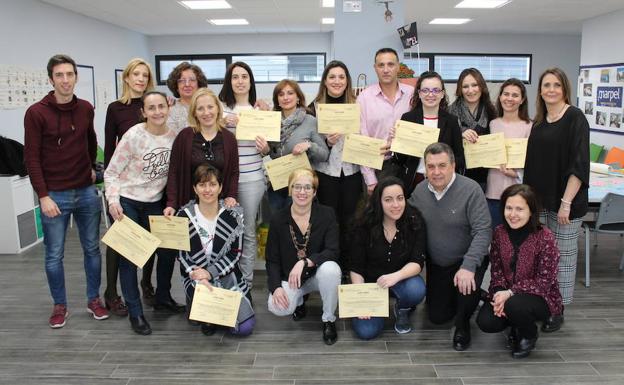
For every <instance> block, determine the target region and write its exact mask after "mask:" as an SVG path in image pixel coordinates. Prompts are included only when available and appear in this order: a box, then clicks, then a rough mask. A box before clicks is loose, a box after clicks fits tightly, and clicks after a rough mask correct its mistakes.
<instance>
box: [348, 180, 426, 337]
mask: <svg viewBox="0 0 624 385" xmlns="http://www.w3.org/2000/svg"><path fill="white" fill-rule="evenodd" d="M426 239H427V238H426V232H425V222H424V220H423V218H422V215H421V214H420V211H418V209H416V208H413V207H411V206H409V205H407V204H406V198H405V188H404V187H403V182H402V181H401V180H400V179H398V178H395V177H390V178H386V179H382V180H381V181H379V183H378V184H377V186H376V187H375V190H374V191H373V194H372V195H371V197H370V199H369V201H368V204H367V206H366V209H365V210H364V213H363V215H362V217H361V219H360V220H359V223H358V225H357V226H356V228H355V233H354V237H353V243H352V244H351V252H350V270H351V282H352V283H364V282H376V283H377V284H378V285H379V286H381V287H383V288H389V289H390V295H391V296H392V297H394V298H396V302H395V304H394V314H395V317H396V321H395V324H394V330H396V332H397V333H399V334H403V333H409V332H410V331H411V330H412V327H411V325H410V320H409V316H410V313H411V312H412V311H413V309H414V308H415V307H416V305H418V304H419V303H420V302H422V300H423V298H425V282H424V280H423V279H422V277H421V276H420V275H419V274H420V272H421V270H422V266H423V263H424V262H425V250H426ZM383 326H384V319H383V318H381V317H359V318H354V319H353V322H352V328H353V330H354V331H355V334H356V335H357V336H358V337H359V338H361V339H364V340H369V339H372V338H375V337H377V336H378V335H379V334H381V332H382V331H383Z"/></svg>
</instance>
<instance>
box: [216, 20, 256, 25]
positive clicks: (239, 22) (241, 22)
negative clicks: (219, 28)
mask: <svg viewBox="0 0 624 385" xmlns="http://www.w3.org/2000/svg"><path fill="white" fill-rule="evenodd" d="M208 22H209V23H210V24H213V25H247V24H249V22H248V21H247V19H208Z"/></svg>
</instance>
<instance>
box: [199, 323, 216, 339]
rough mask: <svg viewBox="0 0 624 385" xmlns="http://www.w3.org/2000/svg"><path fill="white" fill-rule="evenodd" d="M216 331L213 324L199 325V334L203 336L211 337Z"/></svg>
mask: <svg viewBox="0 0 624 385" xmlns="http://www.w3.org/2000/svg"><path fill="white" fill-rule="evenodd" d="M216 331H217V327H216V326H215V325H213V324H209V323H202V324H201V332H202V333H203V334H204V335H205V336H211V335H213V334H215V332H216Z"/></svg>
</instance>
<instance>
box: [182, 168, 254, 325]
mask: <svg viewBox="0 0 624 385" xmlns="http://www.w3.org/2000/svg"><path fill="white" fill-rule="evenodd" d="M222 187H223V181H222V179H221V173H220V172H219V170H218V169H216V168H214V167H213V166H211V165H209V164H202V165H200V166H198V167H197V169H196V170H195V173H194V174H193V190H194V191H195V196H196V200H192V201H190V202H189V203H188V204H187V205H185V206H184V207H182V209H180V211H179V212H178V216H181V217H187V218H188V219H189V237H190V239H191V250H190V251H189V252H187V251H180V264H181V273H182V279H183V282H184V289H185V291H186V297H187V303H189V304H191V303H193V295H194V294H195V287H196V286H197V284H198V283H199V284H203V285H206V286H208V287H211V286H216V287H221V288H223V289H227V290H232V291H238V292H240V293H241V294H242V296H241V304H240V308H239V310H238V317H237V321H236V326H235V327H233V328H231V329H230V330H229V331H230V333H232V334H236V335H240V336H247V335H249V334H251V333H252V331H253V327H254V325H255V323H256V319H255V317H254V311H253V308H252V307H251V293H250V292H249V285H248V284H247V281H246V280H245V278H243V275H242V273H241V271H240V268H239V264H238V262H239V259H240V257H241V254H242V251H243V250H242V246H243V212H242V209H241V207H240V206H236V207H232V208H228V207H227V206H226V205H225V204H224V202H223V200H220V199H219V193H220V192H221V189H222ZM201 331H202V333H204V334H205V335H207V336H209V335H212V334H214V333H215V331H216V326H215V325H212V324H208V323H202V324H201Z"/></svg>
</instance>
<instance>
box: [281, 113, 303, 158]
mask: <svg viewBox="0 0 624 385" xmlns="http://www.w3.org/2000/svg"><path fill="white" fill-rule="evenodd" d="M305 117H306V110H305V108H303V107H297V109H296V110H295V111H294V112H293V113H292V114H290V115H289V116H288V117H286V118H284V119H282V128H281V130H280V148H284V146H285V145H286V142H288V139H290V137H291V135H292V134H293V132H295V130H296V129H297V127H299V126H300V125H301V123H303V120H304V119H305Z"/></svg>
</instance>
